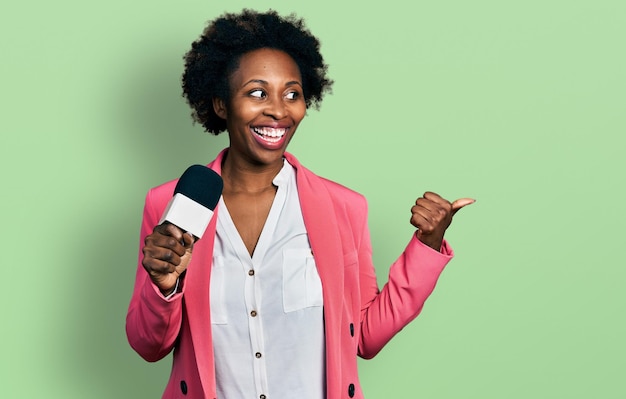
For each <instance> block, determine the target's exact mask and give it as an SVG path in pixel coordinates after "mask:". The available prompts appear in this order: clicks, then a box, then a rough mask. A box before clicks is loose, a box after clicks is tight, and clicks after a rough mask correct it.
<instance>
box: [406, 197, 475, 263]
mask: <svg viewBox="0 0 626 399" xmlns="http://www.w3.org/2000/svg"><path fill="white" fill-rule="evenodd" d="M474 202H476V200H474V199H472V198H460V199H457V200H456V201H454V202H453V203H450V202H449V201H448V200H446V199H445V198H442V197H441V196H439V195H438V194H436V193H433V192H430V191H428V192H425V193H424V195H423V196H422V197H420V198H418V199H417V201H415V205H414V206H413V207H412V208H411V214H412V215H411V224H412V225H413V226H415V227H417V238H418V239H419V240H420V241H422V242H423V243H424V244H426V245H428V246H429V247H431V248H433V249H434V250H436V251H439V250H440V249H441V244H442V243H443V236H444V234H445V232H446V229H447V228H448V226H450V223H452V216H454V214H455V213H457V212H458V211H459V209H461V208H463V207H465V206H467V205H470V204H473V203H474Z"/></svg>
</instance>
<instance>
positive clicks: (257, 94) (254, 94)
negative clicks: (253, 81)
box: [248, 89, 267, 98]
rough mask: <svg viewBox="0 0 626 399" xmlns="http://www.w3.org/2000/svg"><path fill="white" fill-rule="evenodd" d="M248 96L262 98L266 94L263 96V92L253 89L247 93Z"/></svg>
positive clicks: (264, 95)
mask: <svg viewBox="0 0 626 399" xmlns="http://www.w3.org/2000/svg"><path fill="white" fill-rule="evenodd" d="M248 95H249V96H250V97H255V98H264V97H266V96H267V94H265V92H264V91H263V90H261V89H254V90H252V91H251V92H250V93H248Z"/></svg>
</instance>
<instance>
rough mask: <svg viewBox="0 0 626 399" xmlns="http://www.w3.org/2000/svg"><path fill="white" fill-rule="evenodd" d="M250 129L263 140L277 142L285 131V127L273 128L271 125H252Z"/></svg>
mask: <svg viewBox="0 0 626 399" xmlns="http://www.w3.org/2000/svg"><path fill="white" fill-rule="evenodd" d="M252 131H253V132H254V133H255V134H256V135H257V136H259V137H261V138H262V139H263V140H265V141H267V142H269V143H277V142H279V141H280V140H281V139H282V138H283V136H284V135H285V133H287V129H286V128H273V127H253V128H252Z"/></svg>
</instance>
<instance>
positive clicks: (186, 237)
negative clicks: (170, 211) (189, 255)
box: [182, 232, 196, 252]
mask: <svg viewBox="0 0 626 399" xmlns="http://www.w3.org/2000/svg"><path fill="white" fill-rule="evenodd" d="M195 242H196V237H194V235H193V234H191V233H189V232H187V233H185V234H183V241H182V244H183V246H184V247H185V250H186V251H187V252H191V251H192V250H193V244H194V243H195Z"/></svg>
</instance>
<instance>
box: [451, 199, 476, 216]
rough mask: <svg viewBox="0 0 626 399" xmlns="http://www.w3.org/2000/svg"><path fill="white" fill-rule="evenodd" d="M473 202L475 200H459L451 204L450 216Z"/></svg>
mask: <svg viewBox="0 0 626 399" xmlns="http://www.w3.org/2000/svg"><path fill="white" fill-rule="evenodd" d="M474 202H476V200H475V199H473V198H459V199H458V200H456V201H454V202H453V203H452V214H453V215H454V214H455V213H457V212H458V211H459V209H461V208H463V207H464V206H467V205H471V204H473V203H474Z"/></svg>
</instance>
